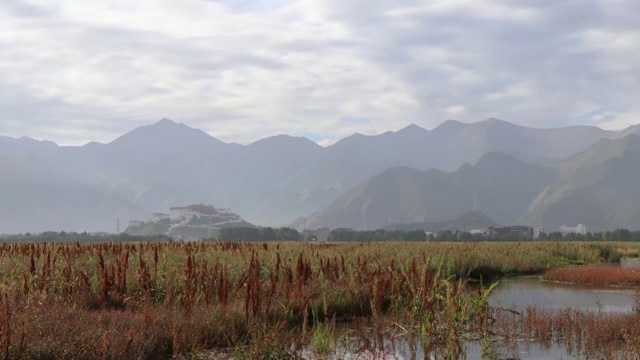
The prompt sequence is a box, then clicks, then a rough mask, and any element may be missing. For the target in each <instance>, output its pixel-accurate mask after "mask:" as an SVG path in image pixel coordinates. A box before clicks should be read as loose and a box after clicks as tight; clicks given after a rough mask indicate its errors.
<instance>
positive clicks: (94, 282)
mask: <svg viewBox="0 0 640 360" xmlns="http://www.w3.org/2000/svg"><path fill="white" fill-rule="evenodd" d="M639 250H640V246H638V245H637V244H631V243H630V244H626V243H625V244H622V243H618V244H609V243H607V244H605V243H558V242H548V243H393V242H389V243H367V244H351V243H349V244H301V243H261V244H255V243H169V242H166V243H111V244H78V243H76V244H2V245H0V284H1V285H0V357H4V358H7V359H9V358H11V359H14V358H28V359H52V358H60V359H63V358H64V359H71V358H86V359H95V358H104V359H115V358H136V359H138V358H142V359H156V358H170V357H174V356H191V355H194V354H197V353H199V352H205V351H213V350H218V351H223V352H225V353H227V354H234V355H235V357H236V358H247V359H269V358H274V359H276V358H295V357H296V353H297V351H298V350H300V349H302V348H306V349H312V350H313V351H315V352H316V353H318V354H322V353H328V352H329V353H330V352H331V351H332V349H333V348H334V347H335V341H333V339H334V338H335V332H336V329H337V328H342V327H345V326H348V327H351V328H359V329H365V328H366V329H370V330H372V331H376V330H380V331H382V330H384V329H388V328H389V327H399V328H402V329H405V331H410V332H412V333H416V334H418V335H419V336H420V339H421V341H422V345H423V346H424V348H426V349H430V350H431V351H435V352H440V353H442V354H445V355H446V354H449V355H451V354H453V356H454V357H455V354H460V351H461V349H460V343H461V342H460V340H461V339H462V338H463V337H465V336H466V337H468V336H478V337H486V336H489V335H490V334H493V333H495V331H496V329H495V326H496V321H495V318H496V316H498V315H497V314H496V310H495V309H492V308H491V307H490V306H489V305H488V303H487V297H488V295H489V293H490V291H491V287H490V286H489V285H490V284H491V282H490V279H492V278H495V277H497V276H505V275H518V274H533V273H543V272H544V271H546V270H548V269H550V268H556V267H565V266H569V265H576V264H601V263H608V262H612V261H613V262H615V261H618V260H619V259H620V254H621V253H625V254H637V253H638V251H639ZM470 280H474V281H473V283H470ZM477 280H482V283H483V284H484V286H478V285H477V283H478V282H477ZM549 316H551V315H549ZM520 318H522V317H520ZM504 319H506V317H505V318H504ZM507 320H508V321H507ZM507 323H508V324H514V323H515V320H513V319H511V318H509V319H506V320H504V321H503V322H498V323H497V324H503V327H504V328H505V329H506V328H508V326H507V325H504V324H507ZM509 326H512V325H509ZM513 326H515V325H513ZM514 333H515V331H514ZM638 334H640V331H639V332H638ZM629 336H632V335H629Z"/></svg>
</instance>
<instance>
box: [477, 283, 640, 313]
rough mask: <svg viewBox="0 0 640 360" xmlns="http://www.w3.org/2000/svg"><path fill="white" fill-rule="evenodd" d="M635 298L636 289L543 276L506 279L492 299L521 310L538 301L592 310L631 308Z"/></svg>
mask: <svg viewBox="0 0 640 360" xmlns="http://www.w3.org/2000/svg"><path fill="white" fill-rule="evenodd" d="M635 301H636V292H635V290H631V289H598V288H590V287H584V286H576V285H569V284H556V283H550V282H545V281H542V280H540V277H539V276H521V277H514V278H505V279H502V280H501V281H500V285H499V286H498V287H497V288H496V289H495V290H494V292H493V293H492V294H491V297H490V299H489V303H490V304H491V305H493V306H504V307H508V308H512V309H514V310H518V311H522V310H524V309H526V308H527V306H529V305H535V306H537V307H539V308H541V309H546V310H554V309H563V308H566V307H572V308H574V309H580V310H589V311H603V312H616V311H617V312H630V311H633V308H634V306H635Z"/></svg>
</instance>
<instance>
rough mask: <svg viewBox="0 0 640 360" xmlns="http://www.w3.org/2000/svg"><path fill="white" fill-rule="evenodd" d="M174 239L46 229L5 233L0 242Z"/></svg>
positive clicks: (169, 239) (163, 236)
mask: <svg viewBox="0 0 640 360" xmlns="http://www.w3.org/2000/svg"><path fill="white" fill-rule="evenodd" d="M171 240H172V239H171V238H170V237H168V236H165V235H152V236H134V235H129V234H125V233H121V234H107V233H88V232H66V231H61V232H54V231H46V232H43V233H39V234H32V233H25V234H17V235H3V236H1V237H0V242H8V243H20V242H27V243H32V242H33V243H41V242H47V243H55V242H60V243H64V242H70V243H75V242H79V243H83V242H134V241H135V242H147V241H171Z"/></svg>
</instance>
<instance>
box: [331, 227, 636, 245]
mask: <svg viewBox="0 0 640 360" xmlns="http://www.w3.org/2000/svg"><path fill="white" fill-rule="evenodd" d="M534 240H536V241H640V231H630V230H629V229H615V230H613V231H603V232H595V233H586V234H585V235H582V234H575V233H571V234H566V235H564V236H563V234H562V233H560V232H551V233H540V235H539V236H538V238H536V239H534V238H533V237H531V236H528V235H524V234H509V235H495V234H493V235H487V234H483V233H470V232H466V231H455V232H454V231H451V230H446V231H438V232H437V233H435V234H426V233H425V232H424V231H422V230H414V231H403V230H394V231H388V230H367V231H358V230H352V229H335V230H332V231H331V233H330V235H329V241H341V242H344V241H355V242H371V241H449V242H452V241H458V242H481V241H534Z"/></svg>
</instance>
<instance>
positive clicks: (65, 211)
mask: <svg viewBox="0 0 640 360" xmlns="http://www.w3.org/2000/svg"><path fill="white" fill-rule="evenodd" d="M0 168H1V169H2V170H3V171H2V172H1V173H0V233H18V232H39V231H46V230H55V231H60V230H65V231H79V230H86V231H115V227H116V219H117V218H120V219H121V221H122V223H123V224H126V222H128V221H129V220H132V219H135V218H139V217H141V216H145V215H146V214H147V212H146V211H143V210H142V209H140V208H139V207H137V206H135V205H133V204H131V203H129V202H127V201H124V200H122V199H120V198H118V197H117V196H114V195H110V194H106V193H104V192H101V191H98V190H96V189H92V188H90V187H88V186H85V185H82V184H78V183H76V182H74V181H73V180H71V179H69V178H67V177H66V176H64V175H63V174H60V173H59V172H57V171H56V170H55V169H53V168H51V167H49V166H48V165H47V164H46V163H44V162H42V161H40V160H39V159H37V158H35V157H33V156H31V157H28V158H13V157H7V156H0Z"/></svg>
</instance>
